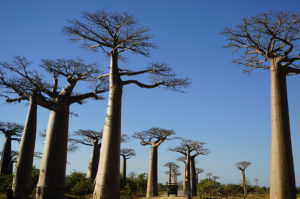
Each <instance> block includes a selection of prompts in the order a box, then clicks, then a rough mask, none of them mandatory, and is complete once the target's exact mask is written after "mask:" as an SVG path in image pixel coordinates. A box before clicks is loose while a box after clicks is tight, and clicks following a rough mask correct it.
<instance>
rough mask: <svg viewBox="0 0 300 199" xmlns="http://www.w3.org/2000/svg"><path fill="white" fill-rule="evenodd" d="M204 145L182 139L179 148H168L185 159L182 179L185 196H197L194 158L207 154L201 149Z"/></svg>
mask: <svg viewBox="0 0 300 199" xmlns="http://www.w3.org/2000/svg"><path fill="white" fill-rule="evenodd" d="M204 145H205V143H203V142H199V141H193V140H188V139H182V141H181V143H180V145H179V146H177V147H175V148H169V150H170V151H174V152H178V153H180V154H182V155H184V156H185V158H186V161H185V162H186V167H185V179H184V188H185V189H184V194H185V195H190V194H192V195H197V183H196V172H195V157H197V156H198V155H206V154H208V153H209V150H208V149H207V148H204V147H203V146H204Z"/></svg>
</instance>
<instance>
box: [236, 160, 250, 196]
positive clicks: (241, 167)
mask: <svg viewBox="0 0 300 199" xmlns="http://www.w3.org/2000/svg"><path fill="white" fill-rule="evenodd" d="M250 165H251V162H247V161H242V162H238V163H236V167H237V168H238V169H239V170H240V171H241V172H242V186H243V189H244V199H245V198H246V197H247V186H246V174H245V171H246V169H247V168H248V167H249V166H250Z"/></svg>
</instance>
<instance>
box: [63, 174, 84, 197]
mask: <svg viewBox="0 0 300 199" xmlns="http://www.w3.org/2000/svg"><path fill="white" fill-rule="evenodd" d="M85 179H86V178H85V174H84V173H82V172H77V171H75V172H73V173H71V174H70V175H68V176H67V177H66V179H65V192H66V193H70V194H72V188H73V187H74V186H75V185H76V184H77V183H78V182H80V181H84V180H85Z"/></svg>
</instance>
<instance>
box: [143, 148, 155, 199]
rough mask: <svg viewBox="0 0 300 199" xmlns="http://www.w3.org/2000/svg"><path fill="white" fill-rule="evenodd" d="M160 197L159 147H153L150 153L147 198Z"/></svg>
mask: <svg viewBox="0 0 300 199" xmlns="http://www.w3.org/2000/svg"><path fill="white" fill-rule="evenodd" d="M153 196H158V190H157V147H156V146H152V147H151V148H150V152H149V167H148V180H147V192H146V198H150V197H153Z"/></svg>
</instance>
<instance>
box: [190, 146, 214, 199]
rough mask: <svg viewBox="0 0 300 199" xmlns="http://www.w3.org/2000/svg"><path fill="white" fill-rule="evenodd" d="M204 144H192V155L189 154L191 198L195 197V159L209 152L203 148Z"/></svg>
mask: <svg viewBox="0 0 300 199" xmlns="http://www.w3.org/2000/svg"><path fill="white" fill-rule="evenodd" d="M204 145H205V143H203V142H194V143H193V144H192V149H193V154H191V158H190V162H191V163H190V173H191V179H190V181H191V182H190V183H191V193H192V195H193V196H197V183H198V182H197V174H196V166H195V158H196V157H198V156H199V155H207V154H208V153H209V150H208V149H207V148H204V147H203V146H204Z"/></svg>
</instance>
